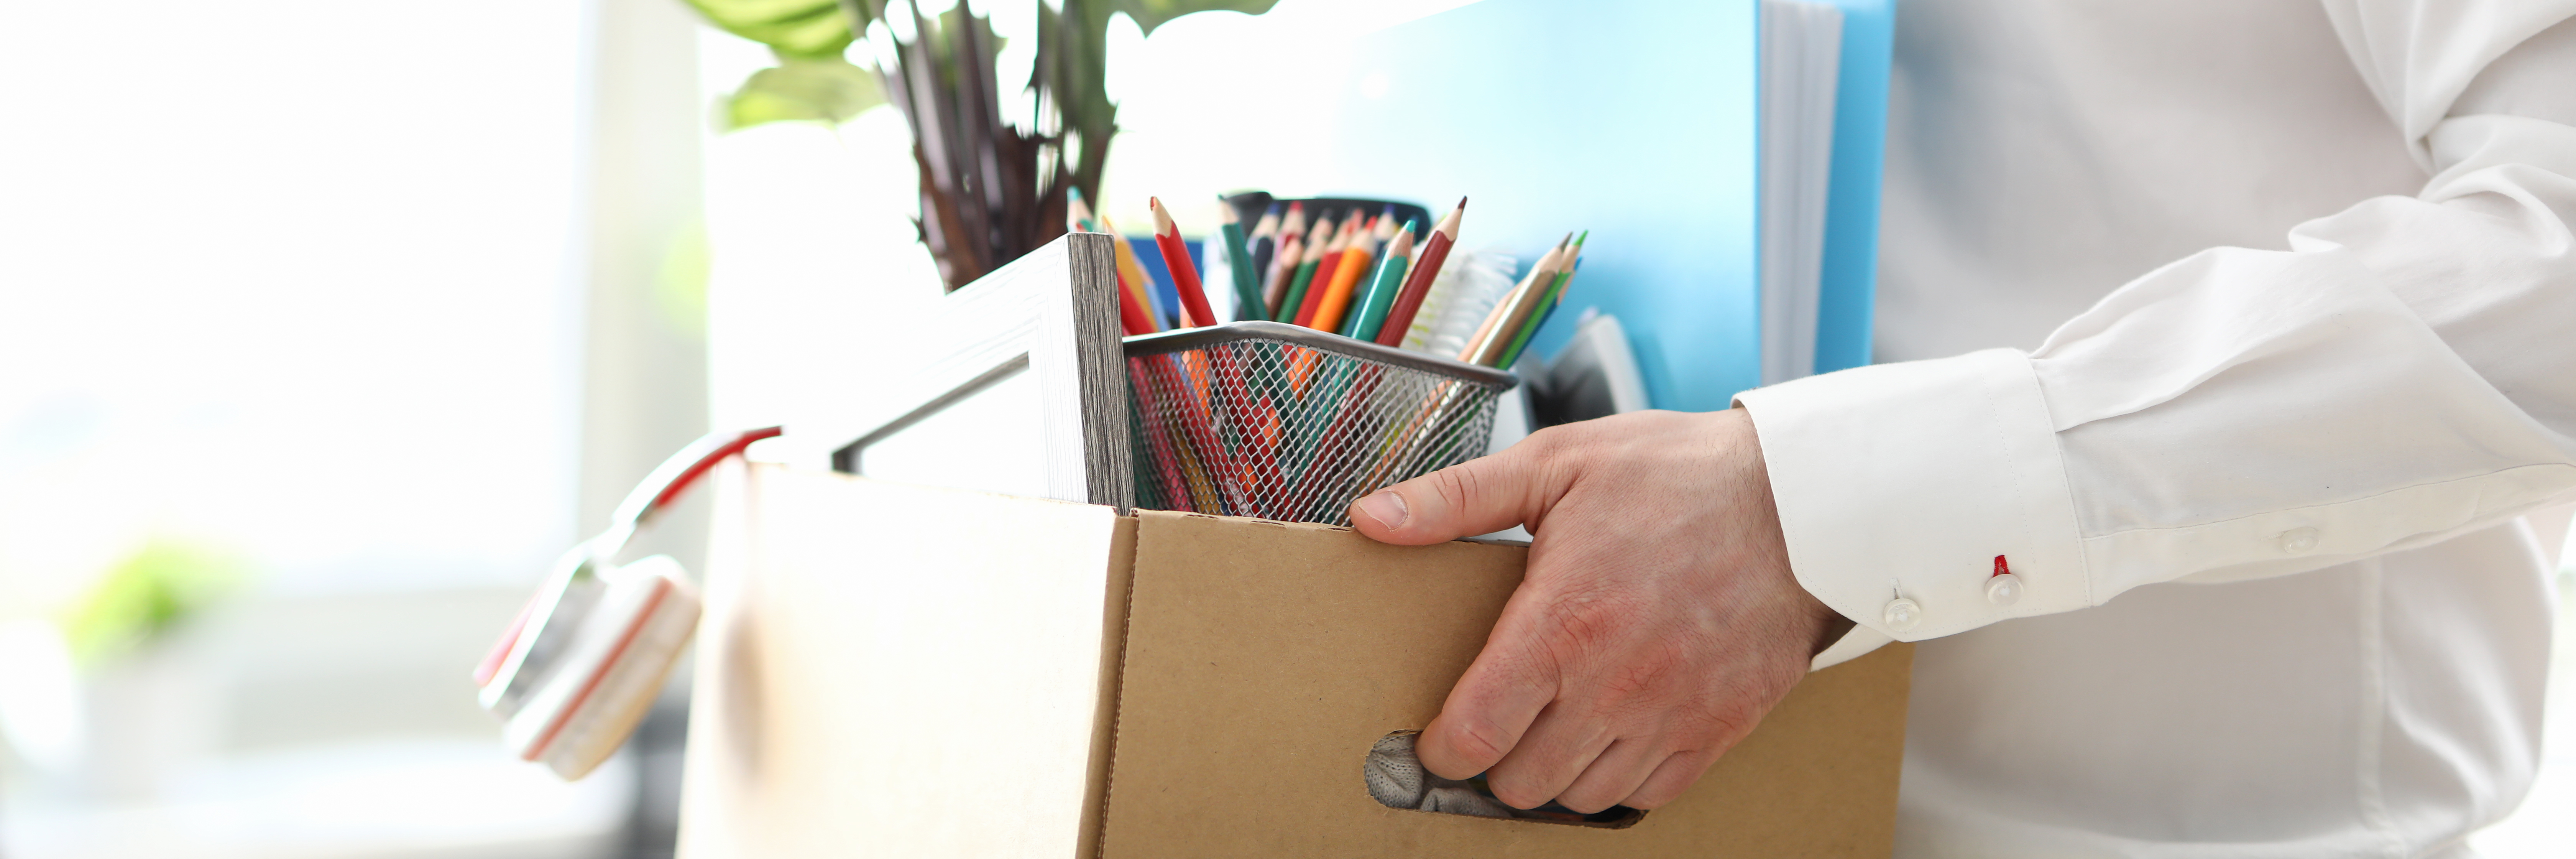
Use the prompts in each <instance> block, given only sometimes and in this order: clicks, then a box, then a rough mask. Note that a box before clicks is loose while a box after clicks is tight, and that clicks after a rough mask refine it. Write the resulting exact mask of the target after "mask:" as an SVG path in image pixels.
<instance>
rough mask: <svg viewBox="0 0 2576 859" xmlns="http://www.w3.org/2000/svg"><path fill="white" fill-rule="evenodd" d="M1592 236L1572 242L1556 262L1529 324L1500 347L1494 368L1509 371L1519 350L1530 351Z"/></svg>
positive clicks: (1588, 234) (1554, 308)
mask: <svg viewBox="0 0 2576 859" xmlns="http://www.w3.org/2000/svg"><path fill="white" fill-rule="evenodd" d="M1591 235H1592V233H1591V232H1590V231H1588V230H1587V231H1585V232H1584V234H1583V235H1582V236H1578V237H1576V238H1575V240H1574V246H1573V247H1570V248H1567V249H1566V251H1565V259H1563V260H1560V261H1558V263H1557V272H1556V277H1555V278H1553V279H1551V280H1550V282H1549V284H1548V287H1547V293H1546V294H1545V295H1542V296H1540V297H1539V299H1538V303H1537V304H1535V305H1532V307H1531V309H1530V314H1529V319H1528V321H1526V322H1523V323H1522V324H1521V329H1520V332H1519V333H1518V334H1515V335H1513V336H1512V342H1511V345H1508V346H1505V347H1503V354H1502V357H1501V358H1500V359H1499V360H1498V361H1497V362H1496V363H1495V364H1494V366H1496V367H1503V368H1506V369H1508V368H1510V367H1511V366H1512V362H1513V361H1517V360H1520V357H1521V350H1522V349H1525V348H1528V347H1529V342H1530V338H1531V337H1535V336H1537V335H1538V329H1539V328H1540V327H1541V326H1544V325H1546V324H1547V317H1548V316H1549V315H1550V314H1553V313H1555V312H1556V306H1557V305H1558V304H1560V303H1562V302H1564V301H1565V286H1566V284H1569V283H1572V282H1574V266H1575V264H1577V263H1580V262H1582V261H1583V240H1584V239H1586V238H1590V237H1591Z"/></svg>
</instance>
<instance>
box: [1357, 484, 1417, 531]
mask: <svg viewBox="0 0 2576 859" xmlns="http://www.w3.org/2000/svg"><path fill="white" fill-rule="evenodd" d="M1351 506H1353V507H1356V508H1358V509H1359V511H1360V512H1361V513H1364V514H1367V516H1368V517H1369V518H1371V519H1375V520H1377V524H1378V527H1380V528H1385V529H1387V530H1389V531H1393V530H1395V529H1397V528H1402V527H1404V517H1405V516H1406V513H1405V509H1404V496H1402V495H1397V494H1395V490H1392V489H1381V490H1378V491H1377V492H1375V493H1372V494H1370V495H1369V497H1367V498H1362V499H1360V501H1359V503H1358V504H1354V505H1351Z"/></svg>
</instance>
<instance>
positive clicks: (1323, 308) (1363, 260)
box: [1315, 213, 1393, 331]
mask: <svg viewBox="0 0 2576 859" xmlns="http://www.w3.org/2000/svg"><path fill="white" fill-rule="evenodd" d="M1351 220H1352V221H1358V220H1360V217H1359V215H1358V214H1357V213H1353V214H1352V215H1351ZM1385 220H1387V217H1386V216H1385V215H1379V216H1378V217H1377V221H1380V222H1382V221H1385ZM1377 228H1378V224H1377V223H1376V222H1372V223H1370V224H1368V225H1367V226H1364V227H1361V228H1359V229H1356V230H1353V231H1352V232H1351V240H1350V243H1349V244H1346V245H1343V246H1342V264H1341V265H1340V266H1339V267H1337V268H1335V269H1333V283H1332V286H1331V288H1329V289H1326V290H1325V291H1324V301H1323V303H1322V304H1320V305H1318V306H1317V307H1316V308H1315V328H1316V329H1317V330H1320V331H1340V330H1341V327H1342V314H1344V313H1345V312H1348V311H1349V310H1350V308H1351V291H1352V287H1353V286H1354V285H1356V284H1358V283H1359V282H1360V275H1363V274H1366V273H1368V263H1369V259H1370V258H1371V257H1375V256H1377V242H1376V239H1377ZM1388 237H1389V238H1392V237H1393V232H1392V231H1389V235H1388Z"/></svg>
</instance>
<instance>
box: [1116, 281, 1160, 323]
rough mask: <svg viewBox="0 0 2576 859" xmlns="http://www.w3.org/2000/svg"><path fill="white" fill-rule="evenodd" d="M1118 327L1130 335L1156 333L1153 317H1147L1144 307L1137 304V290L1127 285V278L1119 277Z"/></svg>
mask: <svg viewBox="0 0 2576 859" xmlns="http://www.w3.org/2000/svg"><path fill="white" fill-rule="evenodd" d="M1118 327H1120V328H1124V329H1126V330H1127V333H1128V334H1129V335H1136V334H1152V333H1154V319H1153V317H1150V316H1147V315H1145V308H1144V306H1143V305H1139V304H1137V303H1136V290H1135V288H1134V287H1130V286H1128V285H1127V276H1126V275H1123V274H1122V275H1119V276H1118Z"/></svg>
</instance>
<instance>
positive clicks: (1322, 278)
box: [1297, 213, 1359, 328]
mask: <svg viewBox="0 0 2576 859" xmlns="http://www.w3.org/2000/svg"><path fill="white" fill-rule="evenodd" d="M1358 219H1359V215H1358V214H1357V213H1353V214H1349V215H1344V216H1342V224H1341V226H1340V227H1339V228H1335V227H1334V226H1333V223H1332V222H1331V221H1317V222H1315V227H1316V229H1318V230H1321V231H1324V232H1325V233H1326V235H1324V236H1323V237H1322V239H1321V241H1318V240H1317V239H1316V238H1315V237H1313V236H1309V237H1307V246H1308V250H1307V254H1308V256H1309V257H1310V258H1311V259H1313V260H1314V262H1313V263H1312V265H1314V267H1315V270H1314V271H1313V272H1311V273H1309V272H1306V271H1303V270H1300V271H1299V272H1298V273H1297V281H1298V283H1297V286H1298V287H1300V288H1302V289H1304V290H1305V292H1304V293H1303V294H1302V295H1300V296H1299V297H1298V301H1297V324H1299V325H1303V326H1306V327H1308V328H1313V327H1315V309H1316V308H1317V307H1319V306H1321V305H1322V304H1323V303H1324V294H1325V293H1327V292H1331V291H1332V286H1333V274H1334V272H1336V271H1338V270H1339V267H1340V266H1341V264H1342V249H1343V248H1345V247H1348V246H1349V245H1350V243H1351V223H1352V222H1353V221H1356V220H1358Z"/></svg>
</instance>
